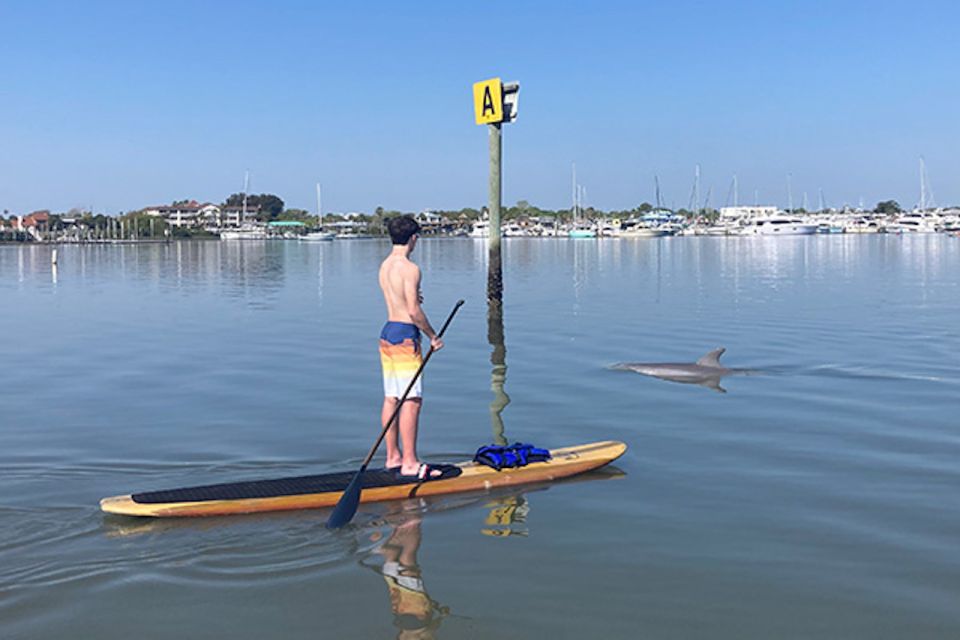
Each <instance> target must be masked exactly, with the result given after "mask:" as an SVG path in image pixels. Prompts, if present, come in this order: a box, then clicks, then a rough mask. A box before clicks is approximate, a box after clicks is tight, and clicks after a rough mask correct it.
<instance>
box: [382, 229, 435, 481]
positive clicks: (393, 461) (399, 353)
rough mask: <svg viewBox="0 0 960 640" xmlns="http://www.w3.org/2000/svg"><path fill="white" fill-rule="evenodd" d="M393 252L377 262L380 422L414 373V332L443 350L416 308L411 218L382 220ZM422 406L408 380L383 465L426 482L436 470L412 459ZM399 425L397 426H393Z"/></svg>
mask: <svg viewBox="0 0 960 640" xmlns="http://www.w3.org/2000/svg"><path fill="white" fill-rule="evenodd" d="M387 230H388V231H389V232H390V239H391V241H392V242H393V250H392V251H391V252H390V255H388V256H387V258H386V259H385V260H384V261H383V264H381V265H380V288H381V289H382V290H383V298H384V301H385V302H386V303H387V323H386V324H385V325H383V331H381V332H380V363H381V365H382V366H383V395H384V398H383V411H382V412H381V422H382V424H383V426H386V423H387V420H389V419H390V417H391V416H392V415H393V412H394V411H395V410H396V408H397V403H398V402H400V398H401V397H402V396H403V392H404V391H406V389H407V386H408V385H409V384H410V380H412V379H413V376H414V375H415V374H416V372H417V369H418V368H419V367H420V363H421V362H422V361H423V353H422V350H421V348H420V332H421V331H423V333H425V334H426V335H427V338H429V340H430V346H431V347H432V348H433V350H434V351H437V350H440V349H442V348H443V341H442V340H440V338H438V337H437V332H436V331H434V330H433V327H432V326H431V325H430V321H429V320H427V315H426V314H425V313H424V311H423V308H422V307H421V306H420V305H421V303H422V302H423V296H422V295H421V294H420V267H418V266H417V265H416V264H414V262H413V261H412V260H410V254H411V253H413V248H414V247H415V246H416V244H417V237H418V234H419V232H420V225H418V224H417V221H416V220H414V219H413V217H411V216H400V217H396V218H391V219H389V220H388V221H387ZM421 405H422V397H421V385H420V380H419V379H418V380H417V382H416V383H415V384H414V386H413V389H411V390H410V395H408V396H407V399H406V401H405V402H404V403H403V407H401V409H400V416H399V418H398V420H396V421H395V422H394V424H393V425H391V427H390V430H389V431H387V436H386V441H387V469H397V472H398V473H399V474H401V475H403V476H408V477H415V478H417V479H420V480H429V479H431V478H435V477H437V476H439V475H440V472H439V471H437V470H436V469H432V468H431V467H430V466H429V465H427V464H425V463H422V462H420V459H419V458H418V457H417V429H418V426H419V420H420V408H421ZM398 423H399V428H398Z"/></svg>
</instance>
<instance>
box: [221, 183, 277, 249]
mask: <svg viewBox="0 0 960 640" xmlns="http://www.w3.org/2000/svg"><path fill="white" fill-rule="evenodd" d="M249 190H250V172H249V171H247V172H245V173H244V174H243V205H242V208H241V210H240V220H239V223H240V226H239V228H237V229H226V230H223V231H221V232H220V239H221V240H266V239H267V231H266V230H265V229H264V228H263V227H262V226H260V225H257V224H254V223H251V222H247V193H248V192H249Z"/></svg>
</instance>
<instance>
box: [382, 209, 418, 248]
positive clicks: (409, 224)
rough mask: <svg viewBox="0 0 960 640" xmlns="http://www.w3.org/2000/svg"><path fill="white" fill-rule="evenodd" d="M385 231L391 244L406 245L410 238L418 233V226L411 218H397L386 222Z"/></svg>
mask: <svg viewBox="0 0 960 640" xmlns="http://www.w3.org/2000/svg"><path fill="white" fill-rule="evenodd" d="M387 231H389V232H390V239H391V240H392V241H393V244H407V243H408V242H410V237H411V236H413V235H414V234H415V233H420V225H419V224H417V221H416V220H414V219H413V216H409V215H407V216H397V217H395V218H390V219H389V220H387Z"/></svg>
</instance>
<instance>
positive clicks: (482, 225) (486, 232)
mask: <svg viewBox="0 0 960 640" xmlns="http://www.w3.org/2000/svg"><path fill="white" fill-rule="evenodd" d="M469 235H470V237H471V238H488V237H490V222H489V221H488V220H477V221H476V222H474V223H473V229H470V234H469Z"/></svg>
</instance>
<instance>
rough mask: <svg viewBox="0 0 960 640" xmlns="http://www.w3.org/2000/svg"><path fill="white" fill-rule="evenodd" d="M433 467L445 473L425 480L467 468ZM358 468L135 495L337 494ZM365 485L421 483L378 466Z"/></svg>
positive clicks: (150, 500)
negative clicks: (315, 474)
mask: <svg viewBox="0 0 960 640" xmlns="http://www.w3.org/2000/svg"><path fill="white" fill-rule="evenodd" d="M430 467H431V468H432V469H436V470H438V471H440V472H441V475H440V476H439V477H437V478H431V479H430V480H424V481H423V482H436V481H438V480H447V479H449V478H456V477H457V476H459V475H460V474H461V473H463V470H462V469H461V468H460V467H458V466H456V465H452V464H432V465H430ZM355 473H356V472H355V471H341V472H339V473H324V474H320V475H317V476H299V477H296V478H280V479H277V480H253V481H249V482H227V483H224V484H211V485H207V486H205V487H187V488H185V489H169V490H167V491H149V492H146V493H135V494H133V495H132V496H131V498H132V499H133V501H134V502H137V503H140V504H164V503H168V502H207V501H211V500H250V499H254V498H278V497H280V496H299V495H306V494H311V493H334V492H339V491H343V490H344V489H346V488H347V485H348V484H350V481H351V480H352V479H353V476H354V474H355ZM362 482H363V488H364V489H374V488H376V487H394V486H399V485H406V484H409V485H417V484H421V481H420V480H417V479H416V478H410V477H401V476H400V475H399V474H397V473H395V472H393V471H386V470H384V469H377V470H375V471H364V472H363V478H362Z"/></svg>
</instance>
